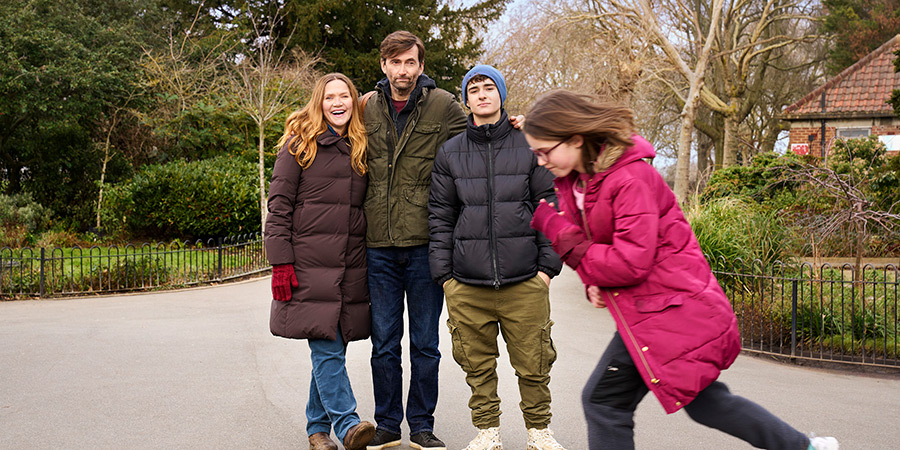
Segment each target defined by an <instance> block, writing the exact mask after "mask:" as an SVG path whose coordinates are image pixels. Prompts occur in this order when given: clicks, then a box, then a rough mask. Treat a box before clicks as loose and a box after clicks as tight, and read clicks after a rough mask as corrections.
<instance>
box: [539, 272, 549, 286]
mask: <svg viewBox="0 0 900 450" xmlns="http://www.w3.org/2000/svg"><path fill="white" fill-rule="evenodd" d="M538 276H539V277H541V279H542V280H544V283H547V287H550V275H547V274H546V273H544V272H541V271H538Z"/></svg>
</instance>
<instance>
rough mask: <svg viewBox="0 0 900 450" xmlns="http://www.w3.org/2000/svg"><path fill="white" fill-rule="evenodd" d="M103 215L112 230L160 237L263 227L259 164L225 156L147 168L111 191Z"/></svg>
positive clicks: (210, 235)
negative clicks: (260, 220)
mask: <svg viewBox="0 0 900 450" xmlns="http://www.w3.org/2000/svg"><path fill="white" fill-rule="evenodd" d="M266 178H267V179H268V177H266ZM102 216H103V219H102V221H103V225H104V226H105V227H106V228H107V229H108V230H109V231H111V232H113V233H116V232H119V233H120V232H123V231H124V232H127V233H131V234H132V235H142V236H152V237H161V238H169V237H172V236H178V237H213V236H225V235H229V234H234V233H244V232H255V231H259V229H260V224H259V172H258V168H257V166H256V165H254V164H252V163H249V162H246V161H241V160H238V159H233V158H229V157H224V156H222V157H216V158H212V159H206V160H201V161H195V162H184V161H176V162H172V163H169V164H163V165H150V166H145V167H144V168H142V169H141V170H140V172H138V173H137V174H136V175H135V177H134V178H133V179H132V180H131V181H129V182H126V183H120V184H118V185H116V186H113V187H112V188H111V189H110V190H109V192H108V195H107V196H106V197H105V199H104V206H103V210H102Z"/></svg>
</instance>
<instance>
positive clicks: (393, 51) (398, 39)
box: [380, 30, 425, 64]
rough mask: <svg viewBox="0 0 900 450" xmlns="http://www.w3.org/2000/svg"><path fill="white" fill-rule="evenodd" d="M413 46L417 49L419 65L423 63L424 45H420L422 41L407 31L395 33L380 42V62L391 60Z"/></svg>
mask: <svg viewBox="0 0 900 450" xmlns="http://www.w3.org/2000/svg"><path fill="white" fill-rule="evenodd" d="M413 46H415V47H417V48H418V49H419V64H422V63H424V62H425V44H423V43H422V40H421V39H419V38H418V36H416V35H414V34H412V33H410V32H409V31H403V30H400V31H395V32H393V33H391V34H389V35H387V37H386V38H384V40H383V41H381V48H380V50H381V60H382V61H385V60H387V59H388V58H393V57H394V56H397V55H399V54H401V53H403V52H405V51H407V50H409V49H410V48H412V47H413Z"/></svg>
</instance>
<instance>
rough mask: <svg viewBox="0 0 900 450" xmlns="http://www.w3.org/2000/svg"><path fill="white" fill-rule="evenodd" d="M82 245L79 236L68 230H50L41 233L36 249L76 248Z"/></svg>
mask: <svg viewBox="0 0 900 450" xmlns="http://www.w3.org/2000/svg"><path fill="white" fill-rule="evenodd" d="M80 243H81V239H80V238H79V237H78V235H77V234H75V233H72V232H71V231H68V230H49V231H45V232H43V233H41V235H40V237H38V238H37V241H35V247H44V248H47V249H51V248H54V247H60V248H63V247H74V246H76V245H79V244H80Z"/></svg>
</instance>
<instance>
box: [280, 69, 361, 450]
mask: <svg viewBox="0 0 900 450" xmlns="http://www.w3.org/2000/svg"><path fill="white" fill-rule="evenodd" d="M360 112H361V111H360V106H359V94H358V92H357V91H356V88H355V87H354V86H353V83H352V82H351V81H350V79H348V78H347V77H346V76H344V75H342V74H337V73H335V74H329V75H325V76H324V77H322V78H320V79H319V80H318V81H317V82H316V86H315V88H314V89H313V93H312V97H311V98H310V101H309V103H308V104H307V105H306V106H305V107H303V109H301V110H299V111H296V112H294V113H292V114H291V115H290V116H289V117H288V119H287V121H286V123H285V132H284V135H283V136H282V137H281V140H280V141H279V145H280V146H281V150H280V151H279V152H278V157H277V159H276V161H275V169H274V170H273V172H272V183H271V184H270V186H269V201H268V208H269V215H268V217H267V218H266V229H265V244H266V254H267V257H268V259H269V263H270V264H272V296H273V298H274V300H273V301H272V311H271V316H270V323H269V325H270V328H271V331H272V334H274V335H276V336H282V337H286V338H293V339H307V341H308V342H309V348H310V358H311V359H312V367H313V369H312V377H311V380H310V387H309V401H308V402H307V406H306V419H307V424H306V431H307V434H308V435H309V445H310V449H322V450H326V449H335V450H336V449H337V445H336V444H335V443H334V441H332V440H331V437H330V435H331V430H332V427H334V432H335V435H337V437H338V439H340V440H342V441H343V443H344V447H345V448H347V449H351V450H355V449H363V448H365V447H366V444H367V443H368V442H369V440H370V439H372V436H373V435H374V434H375V427H374V425H372V424H371V423H369V422H365V421H362V422H361V421H360V419H359V416H358V415H357V414H356V399H355V398H354V396H353V390H352V389H351V387H350V378H349V376H348V375H347V369H346V366H345V363H346V358H345V356H346V352H347V343H348V342H350V341H353V340H359V339H366V338H368V337H369V329H370V326H371V318H370V313H369V294H368V288H367V285H366V244H365V237H366V219H365V215H364V214H363V208H362V205H363V201H364V200H365V196H366V175H365V174H366V160H365V157H366V129H365V126H363V124H362V114H361V113H360Z"/></svg>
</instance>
